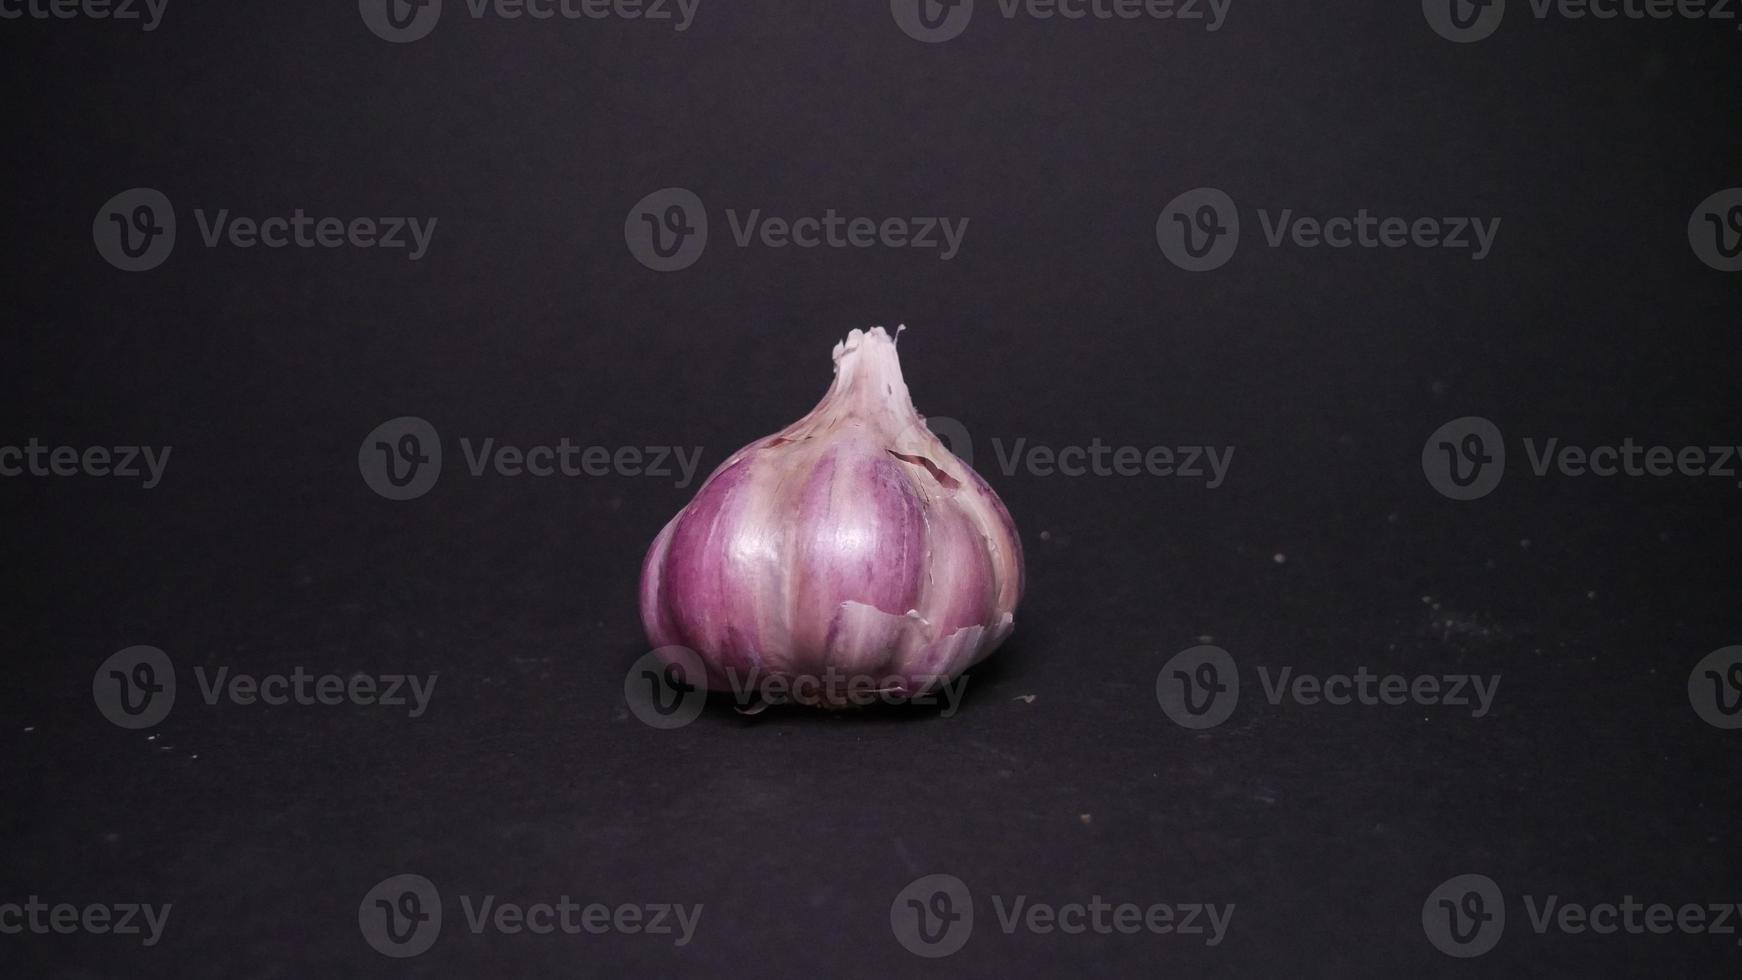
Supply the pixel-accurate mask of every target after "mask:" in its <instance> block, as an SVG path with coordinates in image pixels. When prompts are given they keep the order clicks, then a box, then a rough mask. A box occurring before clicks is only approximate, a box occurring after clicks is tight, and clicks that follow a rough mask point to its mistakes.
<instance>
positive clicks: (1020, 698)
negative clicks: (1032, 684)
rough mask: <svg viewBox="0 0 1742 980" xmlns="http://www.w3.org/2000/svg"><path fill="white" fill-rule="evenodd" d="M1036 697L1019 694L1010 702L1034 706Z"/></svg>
mask: <svg viewBox="0 0 1742 980" xmlns="http://www.w3.org/2000/svg"><path fill="white" fill-rule="evenodd" d="M1035 697H1036V695H1033V694H1018V695H1017V696H1015V697H1013V698H1011V699H1010V700H1012V701H1021V702H1022V703H1023V704H1033V703H1034V699H1035Z"/></svg>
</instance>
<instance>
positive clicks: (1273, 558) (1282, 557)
mask: <svg viewBox="0 0 1742 980" xmlns="http://www.w3.org/2000/svg"><path fill="white" fill-rule="evenodd" d="M1270 560H1271V561H1273V562H1276V563H1277V564H1278V565H1280V564H1282V563H1284V562H1286V561H1288V556H1287V555H1285V554H1283V553H1282V552H1280V551H1279V552H1277V553H1276V554H1274V555H1271V556H1270Z"/></svg>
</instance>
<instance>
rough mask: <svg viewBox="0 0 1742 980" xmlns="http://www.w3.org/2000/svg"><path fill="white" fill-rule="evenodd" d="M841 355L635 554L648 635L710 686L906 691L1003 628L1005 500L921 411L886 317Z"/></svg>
mask: <svg viewBox="0 0 1742 980" xmlns="http://www.w3.org/2000/svg"><path fill="white" fill-rule="evenodd" d="M834 359H835V380H834V383H833V384H832V385H831V386H830V387H829V391H828V394H826V395H824V396H823V400H822V401H821V402H819V403H818V404H817V406H816V407H815V408H813V409H812V410H811V411H810V414H808V415H806V416H805V417H804V418H801V419H799V420H798V421H797V422H794V423H793V424H792V425H789V426H787V427H786V428H785V429H782V430H781V431H780V432H778V433H775V434H774V435H771V436H768V437H766V438H763V439H759V440H757V441H756V442H753V443H751V444H750V445H748V446H745V447H744V448H743V449H740V450H738V451H737V452H736V453H734V454H733V455H732V456H731V457H730V458H729V459H727V460H726V461H725V462H724V463H722V464H720V467H719V468H718V469H716V470H715V471H714V472H713V474H712V475H710V476H709V477H708V479H707V481H706V482H704V483H703V484H702V486H701V488H700V489H699V490H697V491H696V496H695V499H694V500H692V501H691V502H690V503H689V505H688V506H687V507H685V508H684V509H683V510H681V511H679V512H678V514H677V516H676V517H674V518H672V520H671V522H670V523H668V524H667V525H666V526H665V529H664V530H663V531H661V532H659V536H658V537H657V538H655V539H654V541H653V545H652V547H650V548H649V549H648V551H647V558H646V560H645V561H644V562H643V564H642V569H641V621H642V625H643V627H644V628H645V629H646V631H647V638H648V641H649V642H650V643H651V644H652V645H653V646H654V648H656V649H657V648H663V647H668V646H680V647H687V648H688V649H690V650H693V651H695V652H696V653H698V654H699V655H700V657H701V659H702V661H703V662H704V663H705V664H706V665H707V670H708V679H707V686H708V687H709V688H711V689H713V690H716V691H725V690H734V689H739V690H742V689H743V688H744V687H745V686H746V679H747V678H768V677H778V678H781V679H783V680H785V681H788V682H791V681H794V680H797V679H799V678H809V679H810V684H811V686H812V689H818V690H820V692H821V693H820V695H819V696H818V697H817V699H816V703H818V704H820V705H821V706H824V707H843V706H845V705H846V704H847V703H848V701H847V700H845V692H844V691H843V690H842V688H841V683H840V682H841V681H842V680H843V679H845V678H857V679H859V681H860V683H864V682H865V681H866V680H867V679H870V681H871V682H873V683H874V684H875V688H874V689H875V690H878V691H882V692H888V693H891V694H894V695H898V696H912V695H917V694H922V693H925V692H927V691H930V690H933V689H935V688H936V687H938V686H939V685H941V684H942V683H943V682H944V681H945V680H948V679H950V678H953V677H955V676H957V675H959V674H960V673H961V672H962V671H964V670H966V669H967V668H968V667H970V666H972V665H974V664H975V663H978V662H979V661H980V660H982V659H984V658H985V657H986V656H987V655H988V654H990V653H991V652H992V651H993V650H995V649H997V648H998V646H999V644H1001V643H1003V642H1004V639H1005V637H1007V636H1009V635H1010V631H1011V628H1012V623H1013V620H1014V616H1015V612H1016V605H1017V602H1018V601H1020V599H1021V598H1022V587H1023V568H1022V543H1021V541H1020V540H1019V539H1018V537H1017V532H1016V525H1015V524H1014V523H1013V522H1012V521H1011V519H1010V513H1009V512H1008V511H1007V510H1005V508H1004V503H1003V502H1002V501H1000V500H999V499H998V495H997V494H995V493H993V492H992V488H991V487H989V486H987V485H986V481H984V480H982V479H980V475H979V474H978V473H975V472H974V471H973V469H971V468H970V467H969V466H968V465H967V464H966V463H963V462H962V461H961V460H960V459H957V458H956V457H955V456H954V455H953V454H951V453H950V451H949V450H948V449H947V448H945V447H944V444H943V443H942V442H941V441H939V440H938V438H937V437H936V436H935V435H933V434H932V432H931V430H930V429H928V428H927V427H926V425H925V420H924V419H923V418H922V417H921V416H920V414H919V413H918V412H916V411H914V408H913V402H912V400H911V399H910V398H909V396H908V393H907V385H906V384H905V383H904V382H903V381H902V377H901V362H900V360H899V359H898V358H897V356H896V351H895V341H894V340H893V339H891V337H890V336H889V334H888V333H886V332H885V331H884V330H883V328H882V327H873V328H872V329H871V330H870V331H859V330H854V331H852V332H851V333H850V334H848V335H847V339H846V340H845V341H843V342H842V343H839V344H836V345H835V350H834ZM863 689H864V688H861V690H863Z"/></svg>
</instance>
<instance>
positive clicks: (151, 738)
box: [145, 735, 157, 742]
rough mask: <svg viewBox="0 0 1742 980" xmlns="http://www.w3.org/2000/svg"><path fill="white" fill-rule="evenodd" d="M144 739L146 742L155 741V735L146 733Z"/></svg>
mask: <svg viewBox="0 0 1742 980" xmlns="http://www.w3.org/2000/svg"><path fill="white" fill-rule="evenodd" d="M145 740H146V741H147V742H155V741H157V736H156V735H147V736H145Z"/></svg>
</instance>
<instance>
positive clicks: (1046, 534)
mask: <svg viewBox="0 0 1742 980" xmlns="http://www.w3.org/2000/svg"><path fill="white" fill-rule="evenodd" d="M1040 539H1041V540H1042V541H1051V540H1052V532H1051V531H1042V532H1040Z"/></svg>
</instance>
